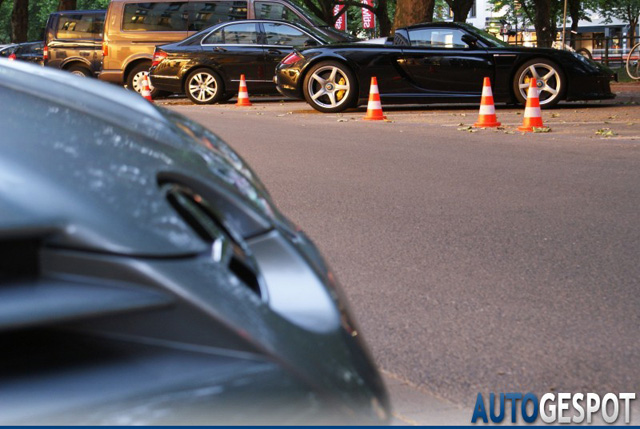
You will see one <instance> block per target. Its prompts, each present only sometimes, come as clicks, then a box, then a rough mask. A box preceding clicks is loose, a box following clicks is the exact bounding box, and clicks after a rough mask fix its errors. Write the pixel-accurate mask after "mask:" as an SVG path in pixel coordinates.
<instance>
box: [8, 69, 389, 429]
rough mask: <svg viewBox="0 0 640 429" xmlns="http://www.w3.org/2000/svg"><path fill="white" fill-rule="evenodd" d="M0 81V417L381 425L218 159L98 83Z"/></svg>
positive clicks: (381, 406)
mask: <svg viewBox="0 0 640 429" xmlns="http://www.w3.org/2000/svg"><path fill="white" fill-rule="evenodd" d="M0 75H2V79H0V111H2V112H3V114H2V115H0V129H2V139H0V166H1V168H0V183H3V184H5V185H6V186H2V191H1V192H0V204H1V205H2V208H3V209H2V212H1V215H0V256H1V257H0V272H1V273H2V275H0V341H1V342H2V344H3V347H2V351H1V352H0V362H1V365H0V374H1V375H0V377H1V378H2V389H0V403H2V410H3V411H2V413H1V414H0V422H1V423H3V424H33V423H35V424H74V425H77V424H110V425H122V424H127V425H132V424H153V423H155V424H160V423H168V424H176V423H181V424H189V423H192V424H193V423H198V424H213V423H215V424H222V423H235V424H239V423H247V422H253V423H256V424H257V423H261V424H266V423H269V422H271V423H272V424H274V423H279V424H283V423H288V424H310V423H314V422H316V423H334V424H335V423H347V422H351V423H358V424H364V423H385V422H387V421H388V419H389V402H388V399H387V395H386V393H385V389H384V386H383V383H382V381H381V378H380V375H379V373H378V371H377V370H376V368H375V365H374V363H373V361H372V360H371V358H370V357H369V354H368V352H367V350H366V346H365V344H364V342H363V339H362V334H361V332H360V331H359V330H358V329H357V327H356V326H355V324H354V322H353V319H352V316H351V314H350V312H349V310H348V309H347V307H346V304H345V302H344V299H343V298H342V297H341V292H340V289H339V286H338V285H337V283H336V281H335V278H334V277H333V275H332V273H331V271H330V270H329V269H328V268H327V266H326V264H325V262H324V260H323V258H322V257H321V256H320V254H319V252H318V250H317V249H316V247H315V246H314V245H313V243H312V242H311V241H310V240H309V239H308V238H307V236H306V235H305V234H304V233H303V232H301V231H300V230H299V229H298V228H296V227H294V226H293V225H292V224H291V222H289V221H288V220H287V219H286V217H284V216H283V215H282V214H280V212H279V211H278V210H277V208H276V207H275V205H274V203H273V201H272V199H271V197H270V196H269V194H268V193H267V191H266V190H265V188H264V185H263V184H262V183H261V182H260V180H259V179H258V178H257V176H256V175H255V173H254V172H253V171H252V170H251V168H250V167H249V166H248V165H247V164H246V162H245V161H244V160H243V159H242V158H241V157H240V156H239V155H238V154H237V153H236V152H234V151H233V149H232V148H230V147H229V146H228V145H227V144H225V143H224V142H223V141H221V140H220V139H219V138H218V137H216V136H215V135H214V134H213V133H211V132H210V131H208V130H206V129H205V128H203V127H201V126H200V125H198V124H196V123H194V122H193V121H191V120H189V119H187V118H184V117H183V116H180V115H179V114H177V113H173V112H171V111H169V110H165V109H162V108H159V107H156V106H155V105H153V104H151V103H148V102H147V101H146V100H144V99H143V98H142V97H140V96H139V95H138V94H134V93H132V92H130V91H125V90H124V89H121V88H117V87H114V86H113V85H107V84H105V83H103V82H99V81H97V80H80V79H69V75H68V74H67V73H66V72H63V71H60V70H54V69H47V68H45V69H42V68H35V67H34V66H32V65H30V64H25V63H21V62H19V61H7V60H4V59H0ZM34 124H37V126H34ZM52 136H55V137H52Z"/></svg>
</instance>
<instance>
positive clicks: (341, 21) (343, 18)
mask: <svg viewBox="0 0 640 429" xmlns="http://www.w3.org/2000/svg"><path fill="white" fill-rule="evenodd" d="M342 9H344V5H343V4H337V5H335V6H334V7H333V16H336V15H338V14H339V13H340V11H341V10H342ZM335 27H336V30H340V31H346V30H347V12H346V11H345V12H344V13H343V14H342V15H340V18H338V19H337V20H336V25H335Z"/></svg>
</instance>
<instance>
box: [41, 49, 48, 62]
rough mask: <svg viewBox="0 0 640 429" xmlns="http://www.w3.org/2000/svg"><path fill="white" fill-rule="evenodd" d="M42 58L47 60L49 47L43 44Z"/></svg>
mask: <svg viewBox="0 0 640 429" xmlns="http://www.w3.org/2000/svg"><path fill="white" fill-rule="evenodd" d="M42 59H43V60H45V61H47V60H48V59H49V47H48V46H45V47H44V48H42Z"/></svg>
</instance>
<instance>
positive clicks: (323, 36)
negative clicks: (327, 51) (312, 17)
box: [298, 24, 332, 43]
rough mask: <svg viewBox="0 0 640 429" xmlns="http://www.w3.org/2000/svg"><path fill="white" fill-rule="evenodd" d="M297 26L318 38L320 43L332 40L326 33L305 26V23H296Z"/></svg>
mask: <svg viewBox="0 0 640 429" xmlns="http://www.w3.org/2000/svg"><path fill="white" fill-rule="evenodd" d="M298 27H300V28H302V29H303V30H304V31H306V32H307V33H309V34H311V35H312V36H313V37H315V38H316V39H318V40H320V41H321V42H322V43H331V42H332V40H331V39H329V38H328V37H327V35H326V34H324V33H321V32H319V31H318V30H316V29H315V28H312V27H307V26H306V25H300V24H298Z"/></svg>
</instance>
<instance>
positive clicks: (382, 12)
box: [374, 0, 391, 37]
mask: <svg viewBox="0 0 640 429" xmlns="http://www.w3.org/2000/svg"><path fill="white" fill-rule="evenodd" d="M374 13H375V14H376V18H377V19H378V28H379V29H380V37H387V36H389V34H390V33H391V20H390V19H389V13H388V12H387V0H378V6H377V7H376V10H375V12H374Z"/></svg>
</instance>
